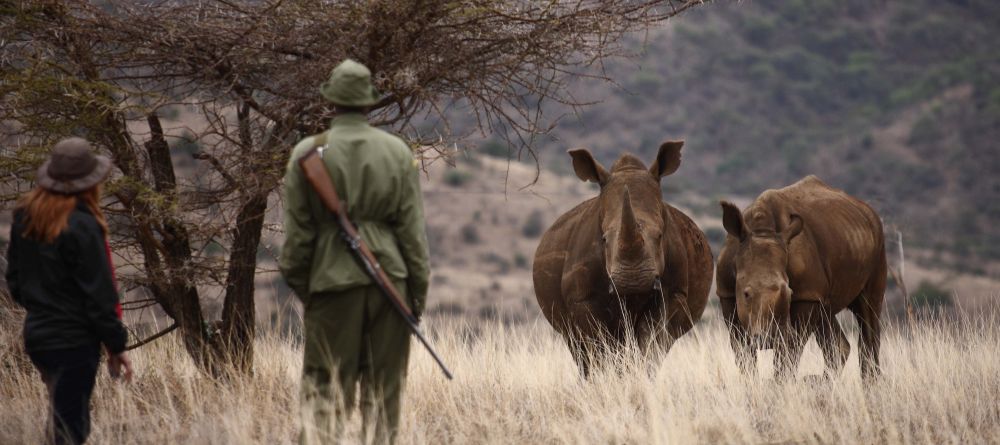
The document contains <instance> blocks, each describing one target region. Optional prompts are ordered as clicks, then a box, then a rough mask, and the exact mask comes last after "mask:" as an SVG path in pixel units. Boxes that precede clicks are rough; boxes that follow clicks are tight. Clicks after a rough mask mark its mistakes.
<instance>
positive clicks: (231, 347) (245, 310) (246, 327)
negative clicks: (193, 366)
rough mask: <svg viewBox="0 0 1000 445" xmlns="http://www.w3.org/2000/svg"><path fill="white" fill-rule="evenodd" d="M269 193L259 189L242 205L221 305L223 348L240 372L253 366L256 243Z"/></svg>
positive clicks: (262, 225)
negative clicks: (223, 299)
mask: <svg viewBox="0 0 1000 445" xmlns="http://www.w3.org/2000/svg"><path fill="white" fill-rule="evenodd" d="M267 195H268V193H267V192H259V193H258V194H256V195H254V196H252V197H251V198H250V200H249V201H247V202H246V203H244V204H243V207H241V208H240V213H239V215H238V216H237V217H236V228H235V229H234V230H233V245H232V248H231V249H230V256H229V271H228V274H227V275H226V297H225V302H224V303H223V306H222V330H221V333H222V338H221V339H220V340H221V341H222V345H223V348H222V350H223V351H225V352H226V353H227V354H228V357H226V359H227V360H228V361H229V362H230V363H231V364H232V365H233V367H234V368H236V369H237V370H239V371H242V372H245V373H249V372H251V371H252V368H253V340H254V334H255V318H256V317H255V315H256V309H255V306H254V277H255V276H256V274H255V271H256V269H257V246H258V245H259V244H260V236H261V230H263V228H264V212H265V211H266V210H267Z"/></svg>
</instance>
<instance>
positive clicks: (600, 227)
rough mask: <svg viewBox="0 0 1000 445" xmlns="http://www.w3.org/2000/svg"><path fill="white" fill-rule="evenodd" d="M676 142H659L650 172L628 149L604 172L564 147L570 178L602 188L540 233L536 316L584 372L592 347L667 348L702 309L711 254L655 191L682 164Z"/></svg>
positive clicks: (687, 221) (693, 228) (585, 154)
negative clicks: (572, 174)
mask: <svg viewBox="0 0 1000 445" xmlns="http://www.w3.org/2000/svg"><path fill="white" fill-rule="evenodd" d="M683 145H684V143H683V141H680V142H665V143H663V145H661V146H660V150H659V153H658V154H657V156H656V160H655V161H654V162H653V165H652V166H651V167H650V168H648V169H647V168H646V166H645V165H643V163H642V161H640V160H639V159H637V158H636V157H634V156H632V155H629V154H625V155H623V156H622V157H621V158H619V159H618V161H617V162H615V164H614V166H613V167H612V168H611V171H610V172H608V171H607V170H605V169H604V167H603V166H601V164H600V163H598V162H597V161H596V160H594V157H593V156H592V155H591V154H590V152H589V151H587V150H585V149H577V150H570V151H569V154H570V156H572V158H573V169H574V170H575V171H576V175H577V176H578V177H579V178H580V179H582V180H584V181H593V182H596V183H598V184H600V186H601V191H600V194H599V195H598V196H597V197H595V198H592V199H589V200H587V201H585V202H583V203H582V204H580V205H578V206H576V207H574V208H573V209H572V210H570V211H568V212H566V213H565V214H564V215H562V216H561V217H560V218H559V219H558V220H556V222H555V223H554V224H553V225H552V227H550V228H549V229H548V231H546V232H545V234H544V235H543V236H542V239H541V242H540V243H539V245H538V250H537V251H536V252H535V262H534V270H533V278H534V284H535V296H536V297H537V299H538V304H539V306H541V310H542V313H543V314H544V315H545V318H546V319H548V321H549V323H551V324H552V326H553V327H554V328H555V329H556V331H558V332H559V333H560V334H562V335H563V337H564V338H565V339H566V341H567V344H568V345H569V347H570V352H571V353H572V355H573V358H574V360H575V361H576V363H577V365H578V366H579V368H580V371H581V372H582V373H583V375H584V376H586V375H588V374H589V372H590V369H591V363H590V361H591V360H592V358H593V357H594V356H595V352H597V350H599V349H604V350H607V348H606V347H608V346H610V347H612V348H614V347H617V346H620V345H621V344H622V343H623V342H624V341H626V339H628V338H635V339H636V340H637V341H638V343H639V344H640V345H641V346H642V347H643V348H644V351H646V352H653V353H665V352H666V351H667V350H668V349H669V348H670V346H671V345H672V344H673V341H674V340H675V339H676V338H678V337H680V336H681V335H683V334H684V333H685V332H687V331H688V330H690V329H691V327H692V325H693V324H694V322H695V321H697V320H698V319H699V318H701V314H702V312H703V311H704V309H705V304H706V303H707V301H708V292H709V288H710V287H711V282H712V251H711V249H710V248H709V246H708V242H707V241H706V240H705V235H704V233H702V231H701V230H700V229H698V227H697V226H696V225H695V224H694V222H692V221H691V219H690V218H688V217H687V216H686V215H684V214H683V213H681V212H680V211H679V210H677V209H675V208H674V207H671V206H670V205H669V204H667V203H665V202H663V200H662V198H661V191H660V179H661V178H662V177H664V176H667V175H669V174H671V173H673V172H674V171H676V170H677V168H678V167H679V166H680V163H681V146H683ZM595 345H596V346H597V347H596V348H591V347H590V346H595Z"/></svg>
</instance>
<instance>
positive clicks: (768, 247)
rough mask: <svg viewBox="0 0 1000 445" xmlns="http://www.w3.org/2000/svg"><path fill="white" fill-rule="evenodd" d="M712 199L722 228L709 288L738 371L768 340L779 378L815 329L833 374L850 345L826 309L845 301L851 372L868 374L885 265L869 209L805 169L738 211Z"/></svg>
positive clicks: (874, 366) (752, 363)
mask: <svg viewBox="0 0 1000 445" xmlns="http://www.w3.org/2000/svg"><path fill="white" fill-rule="evenodd" d="M720 204H721V205H722V222H723V226H724V227H725V229H726V232H727V235H726V241H725V244H724V245H723V248H722V252H720V254H719V262H718V264H717V266H716V279H715V285H716V294H717V295H718V297H719V303H720V308H721V310H722V316H723V318H724V319H725V322H726V325H727V326H728V328H729V334H730V340H731V344H732V348H733V351H734V352H735V356H736V363H737V365H738V367H739V368H740V369H741V371H742V372H743V373H744V374H752V373H754V372H755V370H756V351H757V349H765V348H768V349H774V351H775V354H774V360H775V376H776V379H778V380H785V379H787V378H789V377H790V376H791V375H794V372H795V369H796V368H797V366H798V361H799V358H800V357H801V354H802V349H803V346H804V345H805V343H806V341H807V340H808V338H809V336H810V335H812V334H815V336H816V342H817V343H818V344H819V347H820V349H821V350H822V352H823V358H824V361H825V365H826V367H825V371H824V374H825V375H826V376H828V377H832V376H836V375H838V374H839V373H840V371H841V369H842V368H843V366H844V363H845V362H846V361H847V356H848V354H849V353H850V344H849V343H848V342H847V338H846V336H845V335H844V331H843V329H842V328H841V326H840V324H839V323H838V322H837V319H836V318H835V316H836V314H837V313H838V312H840V311H842V310H844V309H850V310H851V312H853V314H854V317H855V318H856V319H857V321H858V325H859V326H860V331H861V332H860V341H859V342H858V344H859V356H860V361H861V374H862V376H863V377H866V378H870V377H874V376H877V375H878V374H879V373H880V368H879V341H880V332H881V324H880V314H881V312H882V303H883V297H884V294H885V285H886V271H887V268H886V256H885V239H884V236H883V232H882V221H881V219H880V218H879V216H878V214H876V212H875V210H873V209H872V208H871V207H870V206H869V205H868V204H866V203H865V202H863V201H861V200H859V199H857V198H854V197H852V196H850V195H848V194H847V193H844V192H843V191H841V190H838V189H835V188H833V187H830V186H829V185H827V184H825V183H824V182H823V181H822V180H820V179H819V178H817V177H815V176H808V177H806V178H803V179H802V180H800V181H798V182H796V183H794V184H792V185H790V186H787V187H785V188H781V189H777V190H767V191H765V192H764V193H761V195H760V196H759V197H758V198H757V199H756V200H755V201H753V203H751V204H750V206H749V207H747V208H746V209H744V210H743V211H742V212H740V210H739V208H737V207H736V206H735V205H733V204H732V203H729V202H726V201H721V202H720Z"/></svg>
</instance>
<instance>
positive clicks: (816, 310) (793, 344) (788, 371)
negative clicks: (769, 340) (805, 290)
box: [774, 301, 822, 382]
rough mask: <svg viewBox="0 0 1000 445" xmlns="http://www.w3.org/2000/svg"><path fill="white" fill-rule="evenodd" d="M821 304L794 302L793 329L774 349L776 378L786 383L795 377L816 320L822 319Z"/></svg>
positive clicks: (791, 322)
mask: <svg viewBox="0 0 1000 445" xmlns="http://www.w3.org/2000/svg"><path fill="white" fill-rule="evenodd" d="M821 313H822V307H821V306H820V304H819V303H814V302H811V301H810V302H804V301H793V302H792V304H791V307H790V311H789V322H790V324H791V329H790V330H789V331H788V332H787V334H786V335H785V336H784V338H779V339H777V340H775V341H776V344H775V347H774V378H775V380H777V381H780V382H784V381H788V380H789V379H791V378H793V377H795V371H796V370H797V369H798V367H799V359H801V358H802V350H803V349H805V345H806V341H808V340H809V334H810V333H812V331H813V329H814V326H815V324H816V320H818V319H820V317H822V315H821Z"/></svg>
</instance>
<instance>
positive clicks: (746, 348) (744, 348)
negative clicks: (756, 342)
mask: <svg viewBox="0 0 1000 445" xmlns="http://www.w3.org/2000/svg"><path fill="white" fill-rule="evenodd" d="M719 306H720V307H721V309H722V319H723V320H725V321H726V326H727V327H728V328H729V343H730V345H732V347H733V354H734V355H736V366H737V367H739V368H740V372H741V373H743V375H746V376H751V375H754V374H756V373H757V348H755V347H754V346H753V345H752V344H751V343H750V338H749V336H748V335H747V332H746V329H744V328H743V326H742V325H740V320H739V319H738V318H737V317H736V300H735V299H733V298H720V299H719Z"/></svg>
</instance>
